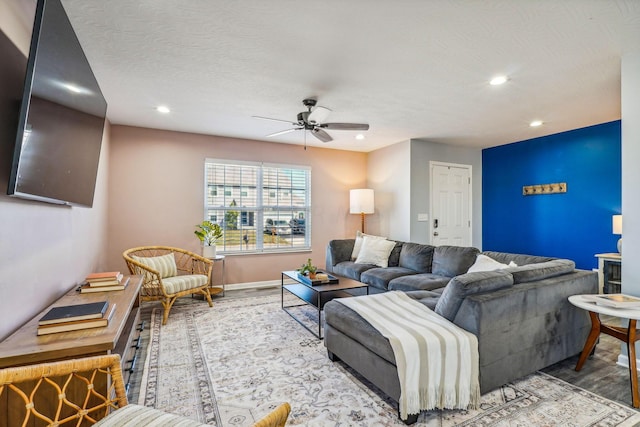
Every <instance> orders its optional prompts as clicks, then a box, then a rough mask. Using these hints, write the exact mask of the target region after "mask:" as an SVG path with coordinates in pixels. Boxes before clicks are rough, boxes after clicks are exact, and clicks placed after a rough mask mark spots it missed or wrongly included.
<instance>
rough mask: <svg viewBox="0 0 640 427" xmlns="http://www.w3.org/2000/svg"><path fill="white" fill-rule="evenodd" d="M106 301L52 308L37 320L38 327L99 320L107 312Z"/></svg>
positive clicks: (107, 304)
mask: <svg viewBox="0 0 640 427" xmlns="http://www.w3.org/2000/svg"><path fill="white" fill-rule="evenodd" d="M108 306H109V303H108V302H107V301H99V302H90V303H86V304H75V305H63V306H60V307H53V308H51V309H50V310H49V311H47V313H46V314H45V315H44V316H42V317H41V318H40V320H38V325H50V324H52V323H64V322H74V321H77V320H86V319H100V318H102V316H103V315H104V313H105V311H107V307H108Z"/></svg>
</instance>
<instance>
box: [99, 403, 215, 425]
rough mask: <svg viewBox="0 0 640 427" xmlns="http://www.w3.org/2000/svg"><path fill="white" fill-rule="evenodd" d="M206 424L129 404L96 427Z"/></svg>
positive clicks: (102, 420)
mask: <svg viewBox="0 0 640 427" xmlns="http://www.w3.org/2000/svg"><path fill="white" fill-rule="evenodd" d="M204 425H206V424H202V423H199V422H197V421H194V420H192V419H189V418H184V417H181V416H180V415H175V414H169V413H166V412H163V411H160V410H158V409H154V408H149V407H146V406H140V405H134V404H129V405H127V406H123V407H122V408H119V409H118V410H117V411H114V412H112V413H110V414H109V415H108V416H106V417H105V418H103V419H101V420H100V421H98V422H97V423H96V424H94V426H101V427H107V426H175V427H199V426H204Z"/></svg>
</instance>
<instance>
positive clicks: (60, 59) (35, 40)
mask: <svg viewBox="0 0 640 427" xmlns="http://www.w3.org/2000/svg"><path fill="white" fill-rule="evenodd" d="M106 111H107V103H106V101H105V99H104V96H103V95H102V91H101V90H100V87H99V86H98V82H97V81H96V79H95V76H94V75H93V71H92V70H91V66H90V65H89V62H88V61H87V58H86V56H85V54H84V52H83V50H82V47H81V46H80V42H79V41H78V38H77V37H76V34H75V32H74V30H73V27H72V26H71V22H70V21H69V18H68V17H67V14H66V12H65V10H64V7H63V6H62V4H61V2H60V0H38V5H37V8H36V17H35V21H34V26H33V36H32V39H31V48H30V51H29V58H28V63H27V73H26V77H25V87H24V93H23V97H22V105H21V110H20V118H19V124H18V132H17V136H16V143H15V149H14V154H13V163H12V167H11V175H10V177H9V187H8V191H7V194H9V195H13V196H17V197H22V198H27V199H32V200H40V201H44V202H50V203H59V204H67V205H78V206H88V207H91V206H92V205H93V196H94V190H95V184H96V177H97V173H98V161H99V158H100V148H101V146H102V135H103V130H104V123H105V116H106Z"/></svg>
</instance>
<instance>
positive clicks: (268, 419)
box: [253, 402, 291, 427]
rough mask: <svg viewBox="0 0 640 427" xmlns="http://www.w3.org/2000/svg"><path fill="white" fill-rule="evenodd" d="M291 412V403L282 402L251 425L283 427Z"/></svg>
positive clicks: (256, 426) (257, 426)
mask: <svg viewBox="0 0 640 427" xmlns="http://www.w3.org/2000/svg"><path fill="white" fill-rule="evenodd" d="M289 412H291V405H289V403H288V402H284V403H283V404H281V405H279V406H278V407H277V408H276V409H274V410H273V411H271V412H269V413H268V414H267V415H265V416H264V417H263V418H261V419H259V420H258V421H257V422H256V423H255V424H254V425H253V427H284V425H285V424H286V422H287V418H288V417H289Z"/></svg>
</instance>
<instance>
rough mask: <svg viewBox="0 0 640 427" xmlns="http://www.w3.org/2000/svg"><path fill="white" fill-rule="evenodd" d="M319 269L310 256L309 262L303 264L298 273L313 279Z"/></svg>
mask: <svg viewBox="0 0 640 427" xmlns="http://www.w3.org/2000/svg"><path fill="white" fill-rule="evenodd" d="M317 271H318V268H317V267H316V266H315V265H313V264H312V263H311V258H308V259H307V262H306V263H305V264H302V266H301V267H300V268H299V269H298V273H300V274H302V275H303V276H309V279H311V280H313V279H315V278H316V272H317Z"/></svg>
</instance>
